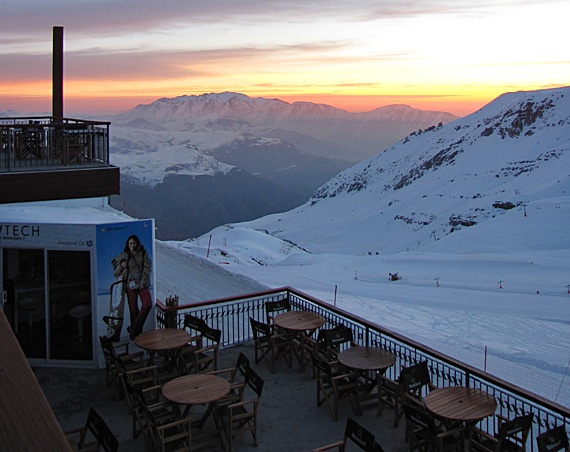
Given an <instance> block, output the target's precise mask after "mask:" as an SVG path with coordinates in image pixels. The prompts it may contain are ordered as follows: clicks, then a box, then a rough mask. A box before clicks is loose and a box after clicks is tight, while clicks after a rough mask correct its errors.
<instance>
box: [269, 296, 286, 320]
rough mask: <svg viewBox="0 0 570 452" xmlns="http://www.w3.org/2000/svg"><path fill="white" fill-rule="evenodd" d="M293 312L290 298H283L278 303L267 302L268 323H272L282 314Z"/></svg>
mask: <svg viewBox="0 0 570 452" xmlns="http://www.w3.org/2000/svg"><path fill="white" fill-rule="evenodd" d="M290 310H291V303H290V302H289V298H283V299H282V300H278V301H267V302H265V315H266V317H267V323H272V322H273V319H274V318H275V316H276V315H279V314H282V313H283V312H287V311H290Z"/></svg>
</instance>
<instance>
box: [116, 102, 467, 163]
mask: <svg viewBox="0 0 570 452" xmlns="http://www.w3.org/2000/svg"><path fill="white" fill-rule="evenodd" d="M455 119H457V117H456V116H454V115H452V114H450V113H443V112H437V111H423V110H417V109H413V108H411V107H409V106H407V105H390V106H385V107H381V108H378V109H376V110H373V111H370V112H365V113H350V112H348V111H346V110H341V109H338V108H334V107H331V106H330V105H323V104H314V103H311V102H294V103H292V104H290V103H287V102H284V101H281V100H278V99H264V98H252V97H249V96H246V95H244V94H239V93H231V92H225V93H210V94H202V95H199V96H180V97H176V98H172V99H167V98H163V99H159V100H157V101H155V102H153V103H151V104H149V105H139V106H137V107H135V108H133V109H132V110H130V111H128V112H125V113H123V114H121V115H117V116H115V117H114V118H113V127H114V128H117V129H120V128H122V127H123V126H129V125H131V126H132V125H144V127H146V128H153V129H155V130H157V129H158V130H168V131H171V132H172V131H176V132H185V136H186V137H187V139H188V140H189V141H192V142H193V144H195V145H196V146H197V147H198V148H199V149H200V150H205V151H208V150H211V149H214V148H215V147H217V146H219V144H220V142H221V141H224V140H225V141H226V142H230V141H232V140H234V139H239V138H240V137H241V136H243V134H250V135H254V136H265V137H273V138H278V139H281V140H284V141H288V142H290V143H291V144H293V145H295V146H297V147H298V148H299V149H300V150H301V151H302V152H307V153H309V154H313V155H318V156H321V157H326V158H330V159H339V160H346V161H351V162H359V161H361V160H362V159H364V158H367V157H370V156H371V155H374V154H376V153H378V152H380V151H382V150H384V149H385V148H387V147H388V146H390V145H392V144H393V143H395V142H396V141H398V140H400V139H401V138H402V137H404V136H406V135H407V134H409V133H410V132H412V131H414V130H418V129H423V128H426V127H429V126H432V125H436V124H438V123H440V122H441V123H443V124H446V123H448V122H451V121H453V120H455ZM214 132H215V135H216V136H215V137H211V136H209V135H211V134H212V133H214ZM113 134H114V135H116V136H119V134H120V132H119V131H118V130H116V131H114V132H113ZM308 138H312V142H308ZM212 139H213V140H214V141H213V142H210V141H209V140H212ZM316 141H318V142H321V146H315V144H316V143H315V142H316Z"/></svg>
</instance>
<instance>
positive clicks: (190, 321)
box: [184, 314, 208, 334]
mask: <svg viewBox="0 0 570 452" xmlns="http://www.w3.org/2000/svg"><path fill="white" fill-rule="evenodd" d="M184 327H186V328H188V329H190V330H194V331H196V332H198V333H200V334H201V333H202V330H204V329H205V328H208V325H207V324H206V322H205V321H204V320H202V319H201V318H199V317H196V316H195V315H192V314H186V315H185V316H184Z"/></svg>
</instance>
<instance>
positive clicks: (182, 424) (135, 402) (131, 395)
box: [124, 366, 192, 452]
mask: <svg viewBox="0 0 570 452" xmlns="http://www.w3.org/2000/svg"><path fill="white" fill-rule="evenodd" d="M124 379H125V387H126V392H127V399H128V403H129V409H130V411H131V414H132V416H133V438H137V437H138V436H139V435H141V434H142V435H143V437H144V439H145V443H146V445H147V449H148V450H161V451H163V452H165V451H174V450H175V451H180V452H182V451H190V450H192V424H191V419H190V418H184V419H179V417H178V416H177V415H176V412H175V411H174V410H173V407H172V405H171V404H170V402H168V401H167V400H165V399H164V398H163V397H162V384H161V382H160V379H159V374H158V370H157V368H156V366H149V367H144V368H141V369H136V370H131V371H129V372H127V373H126V374H125V375H124Z"/></svg>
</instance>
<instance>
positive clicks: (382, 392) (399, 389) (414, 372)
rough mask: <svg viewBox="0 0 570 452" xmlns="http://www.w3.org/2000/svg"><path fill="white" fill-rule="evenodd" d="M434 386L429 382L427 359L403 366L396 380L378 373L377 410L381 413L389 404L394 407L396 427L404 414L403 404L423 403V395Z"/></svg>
mask: <svg viewBox="0 0 570 452" xmlns="http://www.w3.org/2000/svg"><path fill="white" fill-rule="evenodd" d="M435 388H436V386H435V385H433V384H432V383H431V377H430V373H429V369H428V363H427V361H421V362H419V363H416V364H414V365H412V366H409V367H403V368H402V370H401V371H400V377H399V378H398V380H397V381H394V380H391V379H389V378H387V377H385V376H383V375H379V376H378V401H379V407H378V411H379V413H380V414H381V413H382V410H383V408H384V406H386V405H391V406H392V407H393V408H394V427H398V425H399V423H400V420H401V419H402V416H403V415H404V410H403V404H405V403H406V402H414V401H415V402H419V403H421V404H423V396H425V394H426V393H427V392H429V391H431V390H433V389H435ZM404 395H406V396H407V397H404Z"/></svg>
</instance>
